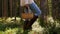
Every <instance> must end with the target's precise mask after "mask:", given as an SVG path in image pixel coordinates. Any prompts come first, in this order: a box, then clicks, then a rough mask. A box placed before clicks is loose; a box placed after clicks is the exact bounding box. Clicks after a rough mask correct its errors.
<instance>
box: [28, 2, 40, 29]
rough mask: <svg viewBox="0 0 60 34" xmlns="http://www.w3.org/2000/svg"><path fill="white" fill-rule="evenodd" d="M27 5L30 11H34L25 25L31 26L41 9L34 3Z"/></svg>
mask: <svg viewBox="0 0 60 34" xmlns="http://www.w3.org/2000/svg"><path fill="white" fill-rule="evenodd" d="M29 7H30V8H31V10H32V11H35V15H34V17H33V18H32V19H31V20H30V21H29V22H28V24H27V26H28V27H29V28H31V26H32V24H33V23H34V22H35V21H36V19H37V18H38V16H39V15H40V14H41V10H40V9H39V7H38V6H37V5H36V4H35V3H32V4H30V5H29Z"/></svg>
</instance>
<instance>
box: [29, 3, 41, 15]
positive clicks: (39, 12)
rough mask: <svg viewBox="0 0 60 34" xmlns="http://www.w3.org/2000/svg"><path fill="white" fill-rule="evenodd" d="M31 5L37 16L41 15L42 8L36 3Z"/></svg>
mask: <svg viewBox="0 0 60 34" xmlns="http://www.w3.org/2000/svg"><path fill="white" fill-rule="evenodd" d="M29 7H30V9H31V10H32V11H35V16H39V15H40V14H41V10H40V9H39V7H38V6H37V5H36V4H35V3H32V4H29Z"/></svg>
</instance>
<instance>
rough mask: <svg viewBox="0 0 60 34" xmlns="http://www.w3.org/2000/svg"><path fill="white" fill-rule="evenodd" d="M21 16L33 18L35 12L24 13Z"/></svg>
mask: <svg viewBox="0 0 60 34" xmlns="http://www.w3.org/2000/svg"><path fill="white" fill-rule="evenodd" d="M21 18H22V19H32V18H33V13H22V14H21Z"/></svg>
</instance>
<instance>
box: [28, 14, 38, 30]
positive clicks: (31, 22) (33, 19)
mask: <svg viewBox="0 0 60 34" xmlns="http://www.w3.org/2000/svg"><path fill="white" fill-rule="evenodd" d="M37 18H38V16H35V15H34V17H33V18H32V19H31V20H30V21H29V22H28V24H27V27H28V29H32V27H31V26H32V24H33V23H34V22H35V21H36V19H37Z"/></svg>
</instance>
